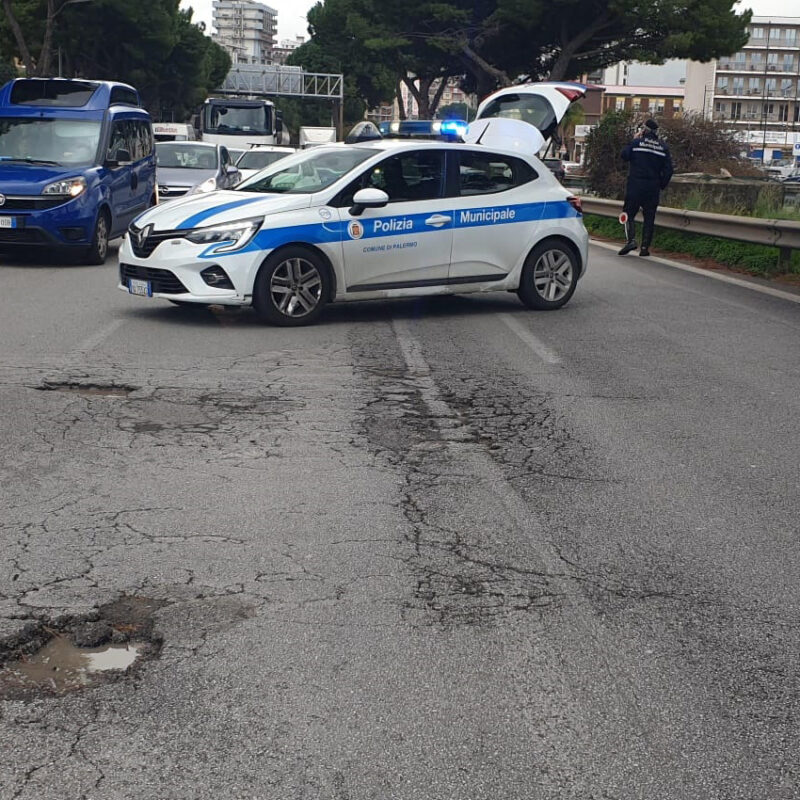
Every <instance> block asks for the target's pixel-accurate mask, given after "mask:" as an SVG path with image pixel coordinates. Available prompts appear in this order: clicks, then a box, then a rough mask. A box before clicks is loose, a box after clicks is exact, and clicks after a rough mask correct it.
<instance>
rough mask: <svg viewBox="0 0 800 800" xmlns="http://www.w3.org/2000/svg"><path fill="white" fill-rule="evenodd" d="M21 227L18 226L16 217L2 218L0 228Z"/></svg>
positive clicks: (0, 218)
mask: <svg viewBox="0 0 800 800" xmlns="http://www.w3.org/2000/svg"><path fill="white" fill-rule="evenodd" d="M17 227H19V225H18V224H17V218H16V217H0V228H17Z"/></svg>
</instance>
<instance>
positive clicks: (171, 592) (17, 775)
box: [0, 247, 800, 800]
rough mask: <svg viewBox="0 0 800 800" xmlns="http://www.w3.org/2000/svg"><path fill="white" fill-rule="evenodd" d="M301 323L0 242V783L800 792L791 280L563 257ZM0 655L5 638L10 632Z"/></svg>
mask: <svg viewBox="0 0 800 800" xmlns="http://www.w3.org/2000/svg"><path fill="white" fill-rule="evenodd" d="M592 259H593V260H592V264H591V269H590V272H589V274H588V275H587V276H586V277H585V279H584V280H583V282H582V283H581V285H580V286H579V287H578V290H577V292H576V294H575V296H574V298H573V299H572V301H571V302H570V304H569V305H568V306H567V307H566V308H565V309H563V310H562V311H560V312H556V313H536V312H530V311H526V310H524V309H523V307H522V306H521V304H519V303H518V301H517V299H516V297H514V296H513V295H498V294H492V295H486V296H482V297H477V296H464V297H452V298H429V299H424V300H421V299H419V300H404V301H391V302H370V303H362V304H352V305H341V306H335V307H331V308H329V309H328V311H327V313H326V315H325V316H324V317H323V320H322V322H321V323H320V324H318V325H316V326H314V327H310V328H303V329H297V330H284V329H277V328H268V327H262V326H261V325H259V324H258V323H257V322H256V320H255V317H254V315H253V313H252V312H251V311H249V310H241V311H240V310H225V309H221V308H214V309H210V310H208V309H200V310H191V309H190V310H187V309H183V308H177V307H172V306H170V305H169V304H167V303H164V302H158V301H147V300H143V299H140V298H129V297H126V296H125V295H123V294H122V293H120V292H118V291H117V290H116V288H115V282H116V281H115V277H114V264H113V259H109V262H108V264H107V265H106V266H105V267H75V266H58V267H53V266H50V265H48V264H38V263H25V264H20V263H17V262H10V261H9V260H8V259H6V260H4V261H2V262H0V312H1V313H0V331H2V338H1V340H2V350H1V351H0V353H1V357H0V403H1V406H0V407H1V408H2V421H1V423H0V446H1V447H2V450H1V452H2V454H3V458H2V461H0V493H2V508H3V514H2V517H0V552H2V558H1V559H0V656H2V654H3V653H6V655H7V653H8V652H10V644H9V643H11V642H13V641H16V640H18V639H19V638H20V637H23V638H24V635H25V634H24V632H25V631H26V630H29V629H30V626H32V625H34V624H37V623H38V624H40V625H41V624H44V625H58V624H61V623H63V621H64V620H74V619H79V618H82V617H83V616H86V617H87V618H91V615H92V614H96V613H97V610H98V609H99V608H101V607H106V606H107V605H108V604H113V603H115V601H120V598H125V597H132V598H141V600H138V601H135V602H140V603H143V604H145V605H146V606H147V607H148V608H151V609H152V610H153V621H154V622H153V624H154V628H155V630H156V632H157V635H158V637H159V642H160V652H159V653H158V657H157V658H154V659H152V660H149V661H146V662H143V663H141V664H140V665H138V666H137V668H135V669H132V670H131V671H130V673H129V674H127V675H125V676H122V677H120V678H119V679H118V680H113V681H109V682H107V683H102V684H100V685H96V686H93V687H91V688H88V689H85V690H83V691H78V692H72V693H66V694H62V695H58V696H53V695H49V694H46V693H42V694H41V695H39V696H36V697H33V698H28V699H13V698H10V697H7V698H5V699H2V698H0V800H33V799H34V798H36V800H62V799H63V798H69V799H70V800H78V799H79V798H80V799H82V800H127V799H128V798H137V799H142V800H201V799H203V798H214V800H249V799H251V798H252V799H253V800H272V798H275V800H278V798H280V799H281V800H285V799H286V798H292V799H293V800H295V799H298V800H299V799H301V798H308V800H312V799H314V800H316V799H317V798H326V799H328V798H329V799H330V800H367V799H371V798H375V800H378V799H380V800H387V799H388V798H391V800H412V799H413V800H498V798H509V799H512V798H513V799H514V800H516V799H520V800H523V799H525V800H527V798H531V799H534V798H535V799H536V800H540V799H541V800H551V798H552V800H556V798H558V800H571V799H573V798H574V800H628V799H629V798H631V799H633V798H642V799H644V798H646V799H647V800H653V799H655V798H658V799H661V798H663V799H664V800H672V799H673V798H674V799H675V800H684V799H685V800H696V799H697V798H703V799H704V800H762V799H763V800H788V799H789V798H800V759H798V753H800V614H799V613H798V611H799V609H798V589H797V587H798V584H799V579H800V536H799V535H798V534H800V492H798V488H799V484H800V437H798V435H797V427H798V426H797V422H798V418H800V414H799V412H800V391H799V389H800V348H798V342H800V335H799V334H800V307H798V305H797V304H794V303H790V302H788V301H786V300H781V299H779V298H776V297H768V296H765V295H759V294H756V293H753V292H751V291H748V290H747V289H743V288H741V287H738V286H733V285H729V284H723V283H718V282H715V281H713V280H711V279H709V278H707V277H704V276H699V275H694V274H688V273H683V272H680V271H676V270H673V269H670V268H669V267H666V266H664V265H660V264H658V263H654V262H647V261H645V260H644V259H639V258H636V257H628V258H626V259H620V258H618V257H616V256H614V255H612V254H609V253H608V251H606V250H603V249H600V248H598V247H593V248H592ZM4 648H5V649H4Z"/></svg>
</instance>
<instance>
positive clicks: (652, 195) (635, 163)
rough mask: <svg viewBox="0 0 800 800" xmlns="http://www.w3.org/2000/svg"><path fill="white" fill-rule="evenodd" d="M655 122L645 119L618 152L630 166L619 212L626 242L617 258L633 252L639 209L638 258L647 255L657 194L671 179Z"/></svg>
mask: <svg viewBox="0 0 800 800" xmlns="http://www.w3.org/2000/svg"><path fill="white" fill-rule="evenodd" d="M656 131H658V123H657V122H656V121H655V120H653V119H648V120H647V122H645V123H644V125H642V126H641V127H640V128H639V129H638V130H637V132H636V134H637V135H636V138H635V139H634V140H633V141H632V142H631V143H630V144H629V145H627V146H626V147H625V148H624V149H623V151H622V158H623V159H624V160H625V161H627V162H629V163H630V170H629V172H628V185H627V187H626V189H625V204H624V205H623V207H622V208H623V211H624V212H625V213H626V214H627V220H626V222H625V234H626V236H627V237H628V241H627V242H626V243H625V246H624V247H623V248H622V249H621V250H620V251H619V254H620V255H621V256H624V255H626V254H627V253H630V252H631V250H635V249H636V226H635V224H634V217H635V216H636V214H637V213H638V211H639V209H640V208H641V209H642V216H643V217H644V226H643V229H642V249H641V250H640V251H639V255H640V256H649V255H650V243H651V242H652V241H653V228H654V226H655V221H656V209H657V208H658V195H659V192H660V191H661V190H662V189H666V188H667V184H668V183H669V180H670V178H671V177H672V157H671V156H670V154H669V148H668V147H667V145H666V144H665V143H664V142H663V141H662V140H661V139H660V138H659V137H658V133H656Z"/></svg>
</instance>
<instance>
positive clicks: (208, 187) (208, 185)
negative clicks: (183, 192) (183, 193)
mask: <svg viewBox="0 0 800 800" xmlns="http://www.w3.org/2000/svg"><path fill="white" fill-rule="evenodd" d="M216 188H217V179H216V178H207V179H206V180H204V181H203V182H202V183H198V184H197V186H195V187H193V189H192V191H191V192H189V194H202V193H203V192H213V191H214V189H216Z"/></svg>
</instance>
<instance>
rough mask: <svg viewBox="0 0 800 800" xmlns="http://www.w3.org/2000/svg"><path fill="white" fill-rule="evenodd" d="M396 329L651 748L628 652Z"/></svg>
mask: <svg viewBox="0 0 800 800" xmlns="http://www.w3.org/2000/svg"><path fill="white" fill-rule="evenodd" d="M500 316H503V315H500ZM392 328H393V329H394V332H395V336H396V337H397V341H398V343H399V345H400V350H401V351H402V354H403V358H404V360H405V362H406V366H407V367H408V372H409V378H410V379H411V381H412V382H413V383H414V385H415V386H416V388H417V390H418V391H419V393H420V396H421V397H422V400H423V402H424V403H425V405H426V406H427V408H428V410H429V411H430V412H431V421H432V422H433V424H434V425H435V426H436V428H437V429H438V431H439V433H440V434H441V436H442V438H443V439H444V440H445V448H446V449H447V452H448V457H449V458H451V459H452V460H453V461H454V462H455V463H457V464H459V468H460V469H461V470H463V474H464V475H465V476H470V478H471V479H474V480H475V481H476V482H485V483H486V485H488V486H491V490H492V492H493V493H494V495H495V497H496V498H497V500H498V504H499V506H500V507H501V508H502V509H503V513H504V514H505V515H507V521H508V522H510V523H511V525H512V526H513V527H514V528H515V529H516V530H517V531H519V533H520V535H521V536H522V537H524V539H525V540H526V541H528V542H529V543H530V548H531V551H532V552H533V553H534V554H535V555H536V557H537V558H538V559H539V562H540V563H541V565H542V568H543V570H544V572H543V576H544V577H546V578H547V580H548V581H549V582H550V583H551V585H552V586H553V588H554V590H555V591H556V592H558V594H559V595H560V596H561V597H562V598H563V603H564V605H565V606H566V607H568V608H569V609H570V610H571V611H572V613H573V615H574V620H575V624H576V626H577V628H578V629H579V630H580V631H581V633H582V639H583V641H584V642H585V644H586V646H587V647H591V649H592V650H593V652H594V655H595V656H596V662H595V663H596V665H597V667H598V669H604V670H605V672H606V674H607V675H608V676H609V680H610V682H611V685H612V686H613V687H614V689H613V691H614V694H615V695H616V697H617V698H618V701H619V702H618V705H624V706H625V707H627V709H628V711H629V714H630V717H631V718H632V720H634V721H635V727H634V728H633V729H632V730H631V731H630V734H631V736H633V737H635V738H636V739H637V742H638V745H639V746H640V747H641V748H643V749H645V750H646V751H651V750H652V749H653V747H652V744H651V739H652V737H653V723H652V722H651V720H650V719H649V718H648V717H647V715H646V712H645V711H644V709H643V708H642V705H641V703H640V702H639V699H638V697H637V693H636V686H635V683H634V680H633V678H632V676H631V674H630V673H629V671H628V665H629V662H628V661H626V656H625V655H621V654H620V653H619V652H618V647H617V645H616V643H615V642H613V641H612V640H610V639H609V634H608V631H607V630H606V629H605V627H604V626H603V624H602V622H599V621H598V619H597V617H596V614H595V613H594V611H593V610H592V609H591V608H590V607H589V604H588V603H587V602H586V599H585V597H584V596H583V595H582V593H581V592H580V591H579V590H578V589H576V584H575V582H574V581H573V580H572V579H570V577H569V575H568V570H567V568H566V564H565V562H564V561H563V560H562V559H561V557H560V556H559V554H558V552H557V551H556V549H555V547H554V546H553V544H552V542H551V541H550V540H549V538H548V536H547V531H546V530H545V529H544V528H543V526H542V524H541V523H540V522H539V521H538V520H537V519H536V516H535V514H533V513H532V512H531V508H530V506H529V505H528V504H527V502H526V501H525V499H524V498H523V497H522V495H521V494H520V493H519V492H518V491H517V489H515V488H514V486H513V485H512V484H511V483H510V482H509V481H508V479H507V478H506V476H505V475H504V474H503V472H502V470H501V469H500V467H499V466H498V465H497V464H496V463H495V461H494V460H493V459H492V458H491V457H490V456H489V455H487V453H486V452H485V451H484V449H483V447H482V446H481V445H479V444H476V443H475V441H474V440H473V439H472V438H471V437H470V435H469V427H468V426H465V425H462V424H461V423H460V422H459V423H458V426H459V429H458V431H455V433H456V434H458V435H453V434H454V431H453V428H452V427H451V425H452V422H453V421H454V420H457V419H458V416H457V414H456V413H455V412H454V411H453V410H452V409H451V408H450V406H449V405H448V404H447V401H445V400H444V399H442V396H441V393H440V392H439V388H438V387H437V386H436V382H435V381H434V379H433V376H432V374H431V369H430V367H429V366H428V362H427V361H426V360H425V357H424V356H423V354H422V347H421V346H420V343H419V341H418V340H417V338H416V336H414V332H413V327H412V325H410V324H409V323H408V322H407V321H406V320H393V321H392ZM448 423H450V424H448ZM650 757H651V758H652V755H651V756H650Z"/></svg>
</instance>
